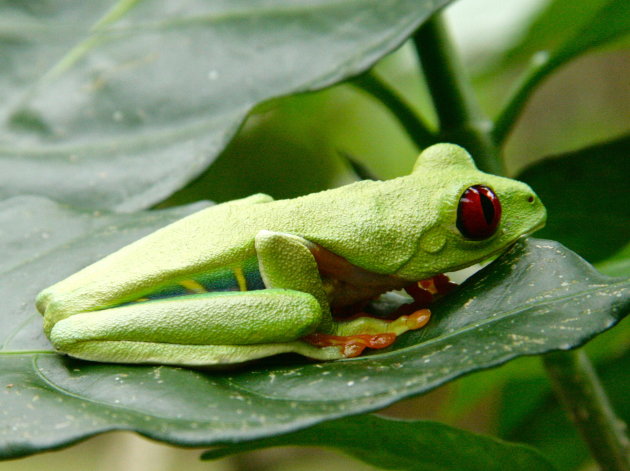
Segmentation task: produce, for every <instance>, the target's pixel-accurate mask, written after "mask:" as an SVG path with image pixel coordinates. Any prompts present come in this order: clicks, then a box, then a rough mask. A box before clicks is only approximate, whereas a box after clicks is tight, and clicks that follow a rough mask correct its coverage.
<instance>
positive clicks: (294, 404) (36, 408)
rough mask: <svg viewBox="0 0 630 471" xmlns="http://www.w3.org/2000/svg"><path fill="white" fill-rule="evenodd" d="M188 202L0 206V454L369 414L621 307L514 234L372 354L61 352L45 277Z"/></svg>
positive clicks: (619, 300)
mask: <svg viewBox="0 0 630 471" xmlns="http://www.w3.org/2000/svg"><path fill="white" fill-rule="evenodd" d="M190 210H191V208H185V209H179V210H173V211H171V212H157V213H154V212H149V213H138V214H129V215H88V214H83V213H75V212H72V211H70V210H67V209H63V208H60V207H57V206H55V205H53V204H52V203H50V202H48V201H45V200H41V199H37V198H21V199H13V200H9V201H7V202H5V203H2V204H0V228H2V232H0V247H2V252H3V254H5V255H4V256H3V257H0V277H1V279H0V299H2V300H3V306H2V311H1V312H0V417H1V419H0V420H2V423H4V424H11V425H10V426H7V427H4V428H0V456H1V457H5V458H6V457H16V456H21V455H26V454H29V453H34V452H36V451H41V450H45V449H49V448H54V447H59V446H64V445H67V444H69V443H72V442H73V441H76V440H80V439H82V438H84V437H87V436H90V435H93V434H96V433H100V432H103V431H106V430H112V429H127V430H135V431H138V432H140V433H142V434H145V435H148V436H150V437H153V438H155V439H158V440H163V441H168V442H171V443H175V444H180V445H196V446H207V445H210V444H213V443H230V442H239V441H244V440H251V439H255V438H261V437H265V436H271V435H276V434H279V433H283V432H289V431H293V430H298V429H302V428H306V427H308V426H310V425H313V424H316V423H319V422H322V421H324V420H329V419H334V418H339V417H343V416H348V415H355V414H359V413H362V412H367V411H373V410H377V409H380V408H382V407H384V406H386V405H389V404H391V403H393V402H395V401H398V400H400V399H402V398H405V397H408V396H411V395H415V394H420V393H423V392H426V391H429V390H430V389H432V388H435V387H436V386H439V385H441V384H443V383H445V382H447V381H449V380H451V379H453V378H456V377H458V376H460V375H463V374H465V373H469V372H472V371H475V370H479V369H483V368H489V367H492V366H496V365H500V364H502V363H504V362H506V361H508V360H510V359H512V358H515V357H517V356H520V355H535V354H539V353H543V352H547V351H550V350H556V349H568V348H573V347H576V346H579V345H581V344H583V343H584V342H586V341H587V340H589V339H590V338H591V337H593V336H594V335H596V334H597V333H599V332H602V331H604V330H606V329H608V328H610V327H611V326H613V325H614V324H615V323H616V322H618V321H619V320H620V319H621V318H622V317H624V316H625V315H626V314H627V312H628V309H629V305H630V280H621V279H614V278H609V277H605V276H603V275H601V274H599V273H598V272H597V271H595V270H594V269H593V268H592V267H591V266H590V265H588V264H587V263H585V262H584V260H582V259H581V258H579V257H578V256H576V255H575V254H574V253H572V252H570V251H568V250H566V249H565V248H563V247H562V246H561V245H559V244H557V243H554V242H550V241H544V240H533V239H530V240H523V241H521V242H519V243H518V244H516V245H515V246H514V247H513V248H512V249H510V250H509V251H508V252H506V253H505V254H504V255H503V256H501V257H500V258H499V259H497V260H496V261H495V262H494V263H492V264H491V265H489V266H488V267H486V268H485V269H484V270H482V271H481V272H479V273H477V274H476V275H474V276H473V277H472V278H471V279H469V280H468V281H467V282H466V283H464V284H463V285H462V286H461V287H460V288H459V289H458V290H456V291H455V292H453V293H452V295H449V296H448V297H446V298H444V299H443V300H442V301H440V302H438V303H436V304H435V305H434V306H433V308H432V310H433V312H434V318H433V320H432V322H431V323H430V324H429V326H427V327H426V328H424V329H422V330H420V331H415V332H412V333H408V334H406V335H404V336H402V337H401V338H400V339H399V340H398V341H397V342H396V344H395V345H394V346H393V348H390V349H389V350H388V351H381V352H380V353H378V354H373V355H366V356H363V357H359V358H355V359H349V360H343V361H336V362H328V363H311V362H306V361H304V360H303V359H300V358H297V357H291V356H287V357H277V358H273V359H268V360H267V361H261V362H258V363H256V364H253V365H250V366H248V367H247V368H243V369H240V370H236V371H224V372H203V371H195V370H188V369H182V368H173V367H163V366H155V367H154V366H133V365H113V364H98V363H90V362H83V361H78V360H71V359H68V358H67V357H64V356H61V355H57V354H55V353H54V352H53V351H52V350H51V347H50V345H49V343H48V341H47V340H46V338H45V337H44V336H43V334H42V333H41V317H40V316H39V314H37V313H36V311H35V308H34V306H33V300H34V297H35V294H36V293H37V292H38V291H39V290H40V289H42V288H44V287H46V286H47V285H49V284H51V283H52V282H54V281H57V280H59V279H60V278H63V277H64V276H66V275H68V274H70V273H71V272H74V271H76V270H77V269H79V268H80V267H82V266H85V265H86V264H88V263H90V262H93V261H95V260H96V259H98V258H100V257H102V256H103V255H105V254H106V253H107V252H109V251H111V250H114V249H116V248H118V247H120V246H121V245H123V244H126V243H128V242H129V241H130V240H131V239H134V238H136V237H139V236H140V235H142V234H144V233H146V232H148V231H149V230H150V229H155V228H157V227H159V226H161V225H163V224H165V223H166V222H169V221H170V220H172V219H173V218H174V217H177V216H180V215H182V213H186V212H189V211H190Z"/></svg>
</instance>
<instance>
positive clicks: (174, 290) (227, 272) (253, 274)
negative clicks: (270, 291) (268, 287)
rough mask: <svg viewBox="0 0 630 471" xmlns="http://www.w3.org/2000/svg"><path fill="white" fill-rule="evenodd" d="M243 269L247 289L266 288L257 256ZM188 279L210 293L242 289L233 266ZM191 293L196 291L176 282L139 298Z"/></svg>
mask: <svg viewBox="0 0 630 471" xmlns="http://www.w3.org/2000/svg"><path fill="white" fill-rule="evenodd" d="M242 270H243V276H244V277H245V282H246V284H247V291H254V290H260V289H265V284H264V283H263V280H262V277H261V276H260V270H259V268H258V259H257V258H256V257H252V258H250V259H248V260H245V261H244V262H243V264H242ZM188 279H189V280H193V281H196V282H197V283H199V284H200V285H202V286H203V287H204V288H205V289H206V291H208V292H209V293H215V292H222V291H223V292H225V291H240V288H239V285H238V281H237V279H236V276H235V275H234V270H232V268H221V269H219V270H215V271H213V272H210V273H204V274H201V275H195V276H191V277H190V278H188ZM190 295H194V293H191V292H190V291H188V290H187V289H186V288H184V287H183V286H181V285H179V284H177V283H175V284H172V285H168V286H164V287H162V288H158V289H157V290H156V291H154V292H152V293H149V294H145V295H144V296H138V298H147V300H155V299H164V298H173V297H176V296H190Z"/></svg>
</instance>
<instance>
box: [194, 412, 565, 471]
mask: <svg viewBox="0 0 630 471" xmlns="http://www.w3.org/2000/svg"><path fill="white" fill-rule="evenodd" d="M283 445H299V446H325V447H332V448H337V449H339V450H341V451H343V452H345V453H347V454H349V455H351V456H354V457H355V458H358V459H360V460H363V461H365V462H366V463H369V464H371V465H373V466H377V467H379V468H383V469H395V470H409V471H412V470H417V471H429V470H430V471H461V470H462V469H466V471H493V470H496V471H503V470H506V469H509V470H512V471H518V470H522V471H530V470H532V469H535V470H536V471H553V470H554V469H555V468H554V467H553V466H552V465H551V464H550V463H549V462H548V461H547V460H546V459H545V458H543V457H542V455H540V454H539V453H538V452H537V451H535V450H534V449H533V448H528V447H526V446H523V445H516V444H513V443H508V442H503V441H501V440H497V439H494V438H491V437H485V436H482V435H477V434H474V433H471V432H466V431H464V430H459V429H456V428H453V427H449V426H448V425H444V424H440V423H437V422H428V421H402V420H393V419H385V418H382V417H377V416H375V415H362V416H358V417H351V418H347V419H342V420H336V421H332V422H326V423H323V424H319V425H316V426H315V427H311V428H309V429H307V430H301V431H298V432H293V433H291V434H288V435H282V436H278V437H272V438H266V439H263V440H256V441H253V442H248V443H243V444H238V445H227V446H225V447H221V448H218V449H215V450H211V451H208V452H206V453H204V455H203V457H202V458H203V459H216V458H221V457H223V456H226V455H231V454H234V453H239V452H242V451H250V450H255V449H259V448H267V447H272V446H283ZM464 463H465V465H464Z"/></svg>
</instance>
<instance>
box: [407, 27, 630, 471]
mask: <svg viewBox="0 0 630 471" xmlns="http://www.w3.org/2000/svg"><path fill="white" fill-rule="evenodd" d="M414 41H415V43H416V48H417V49H418V55H419V57H420V61H421V63H422V68H423V70H424V74H425V77H426V80H427V85H428V87H429V90H430V92H431V96H432V99H433V103H434V105H435V108H436V113H437V115H438V118H439V123H440V138H442V139H444V140H447V141H451V142H455V143H457V144H460V145H462V146H464V147H466V148H467V149H468V150H469V151H470V152H471V153H472V154H473V156H474V157H475V161H476V163H477V165H478V166H479V168H481V169H482V170H485V171H486V172H492V173H496V174H499V175H503V174H505V172H504V168H503V165H502V160H501V158H500V152H499V147H498V143H500V142H502V141H503V140H504V138H505V136H506V135H507V133H508V132H509V127H510V126H511V123H513V122H514V119H513V118H514V116H516V114H518V112H519V110H520V108H521V107H522V106H524V102H525V98H526V97H527V96H529V94H530V93H531V90H532V88H531V87H533V85H532V84H536V83H538V82H539V81H540V80H541V79H542V77H544V71H545V69H547V68H549V67H553V66H554V64H553V63H550V62H541V63H540V64H539V66H538V68H536V69H535V70H533V71H532V74H531V75H530V76H529V77H528V80H527V81H526V82H525V83H526V85H525V86H524V87H521V89H520V90H519V92H518V96H517V97H516V99H515V100H513V101H512V103H513V104H512V106H513V109H508V110H507V111H506V114H505V115H504V116H502V119H501V122H500V123H499V129H497V131H496V133H495V136H496V137H497V139H496V140H495V137H494V136H493V135H492V126H491V125H490V124H489V121H488V120H487V119H486V118H485V117H484V115H483V114H482V113H481V111H480V108H479V106H478V104H477V102H476V99H475V96H474V94H473V91H472V87H471V85H470V82H469V81H468V80H467V79H466V77H465V75H464V73H463V70H462V65H461V62H460V61H459V58H458V57H457V55H456V54H455V52H454V48H453V46H452V44H451V41H450V38H449V36H448V32H447V30H446V28H445V26H444V24H443V22H442V20H441V18H440V17H439V15H436V16H434V17H433V18H432V19H431V20H430V21H428V22H427V23H425V24H424V25H423V26H422V27H421V28H420V29H419V30H418V31H417V32H416V34H415V36H414ZM544 364H545V367H546V369H547V373H548V375H549V377H550V380H551V382H552V384H553V386H554V388H555V390H556V393H557V394H558V396H559V397H560V398H561V400H562V402H563V403H564V405H565V407H566V408H567V409H568V411H569V414H570V415H571V417H572V419H573V420H574V422H575V423H576V425H577V427H578V429H579V430H580V433H581V434H582V436H583V437H584V440H585V441H586V443H587V444H588V446H589V447H590V449H591V452H592V454H593V457H594V458H595V459H596V460H597V461H598V462H599V464H600V465H601V466H602V468H603V469H606V470H609V471H630V458H629V454H628V451H629V445H628V440H627V438H626V437H625V435H624V429H623V426H622V424H621V422H620V421H619V420H618V419H617V418H616V417H615V415H614V413H613V411H612V408H611V407H610V403H609V401H608V398H607V396H606V393H605V391H604V390H603V388H602V387H601V385H600V383H599V379H598V378H597V375H596V373H595V371H594V370H593V367H592V366H591V364H590V362H589V360H588V357H587V356H586V354H585V353H584V352H583V351H579V350H578V351H571V352H556V353H552V354H548V355H546V356H545V357H544Z"/></svg>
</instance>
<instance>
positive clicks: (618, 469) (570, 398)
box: [543, 350, 630, 471]
mask: <svg viewBox="0 0 630 471" xmlns="http://www.w3.org/2000/svg"><path fill="white" fill-rule="evenodd" d="M543 363H544V365H545V368H546V370H547V374H548V375H549V377H550V378H551V383H552V385H553V388H554V390H555V392H556V395H557V396H558V397H559V398H560V401H561V402H562V404H563V405H564V407H565V409H566V410H567V413H568V415H569V417H570V418H571V420H572V421H573V423H574V424H575V425H576V427H577V428H578V430H579V431H580V434H581V435H582V438H583V439H584V441H585V442H586V443H587V445H588V447H589V448H590V450H591V453H592V455H593V457H594V458H595V460H596V461H597V462H598V463H599V465H600V466H601V468H602V469H605V470H607V471H630V444H629V443H628V439H627V437H626V436H625V434H624V429H625V424H623V422H621V421H620V420H619V419H618V418H617V417H616V416H615V413H614V411H613V410H612V407H611V405H610V402H609V401H608V398H607V396H606V393H605V392H604V389H603V388H602V386H601V384H600V382H599V378H598V377H597V374H596V373H595V370H594V369H593V366H592V365H591V362H590V360H589V359H588V357H587V356H586V354H585V353H584V351H582V350H576V351H570V352H554V353H550V354H547V355H545V356H544V357H543Z"/></svg>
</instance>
